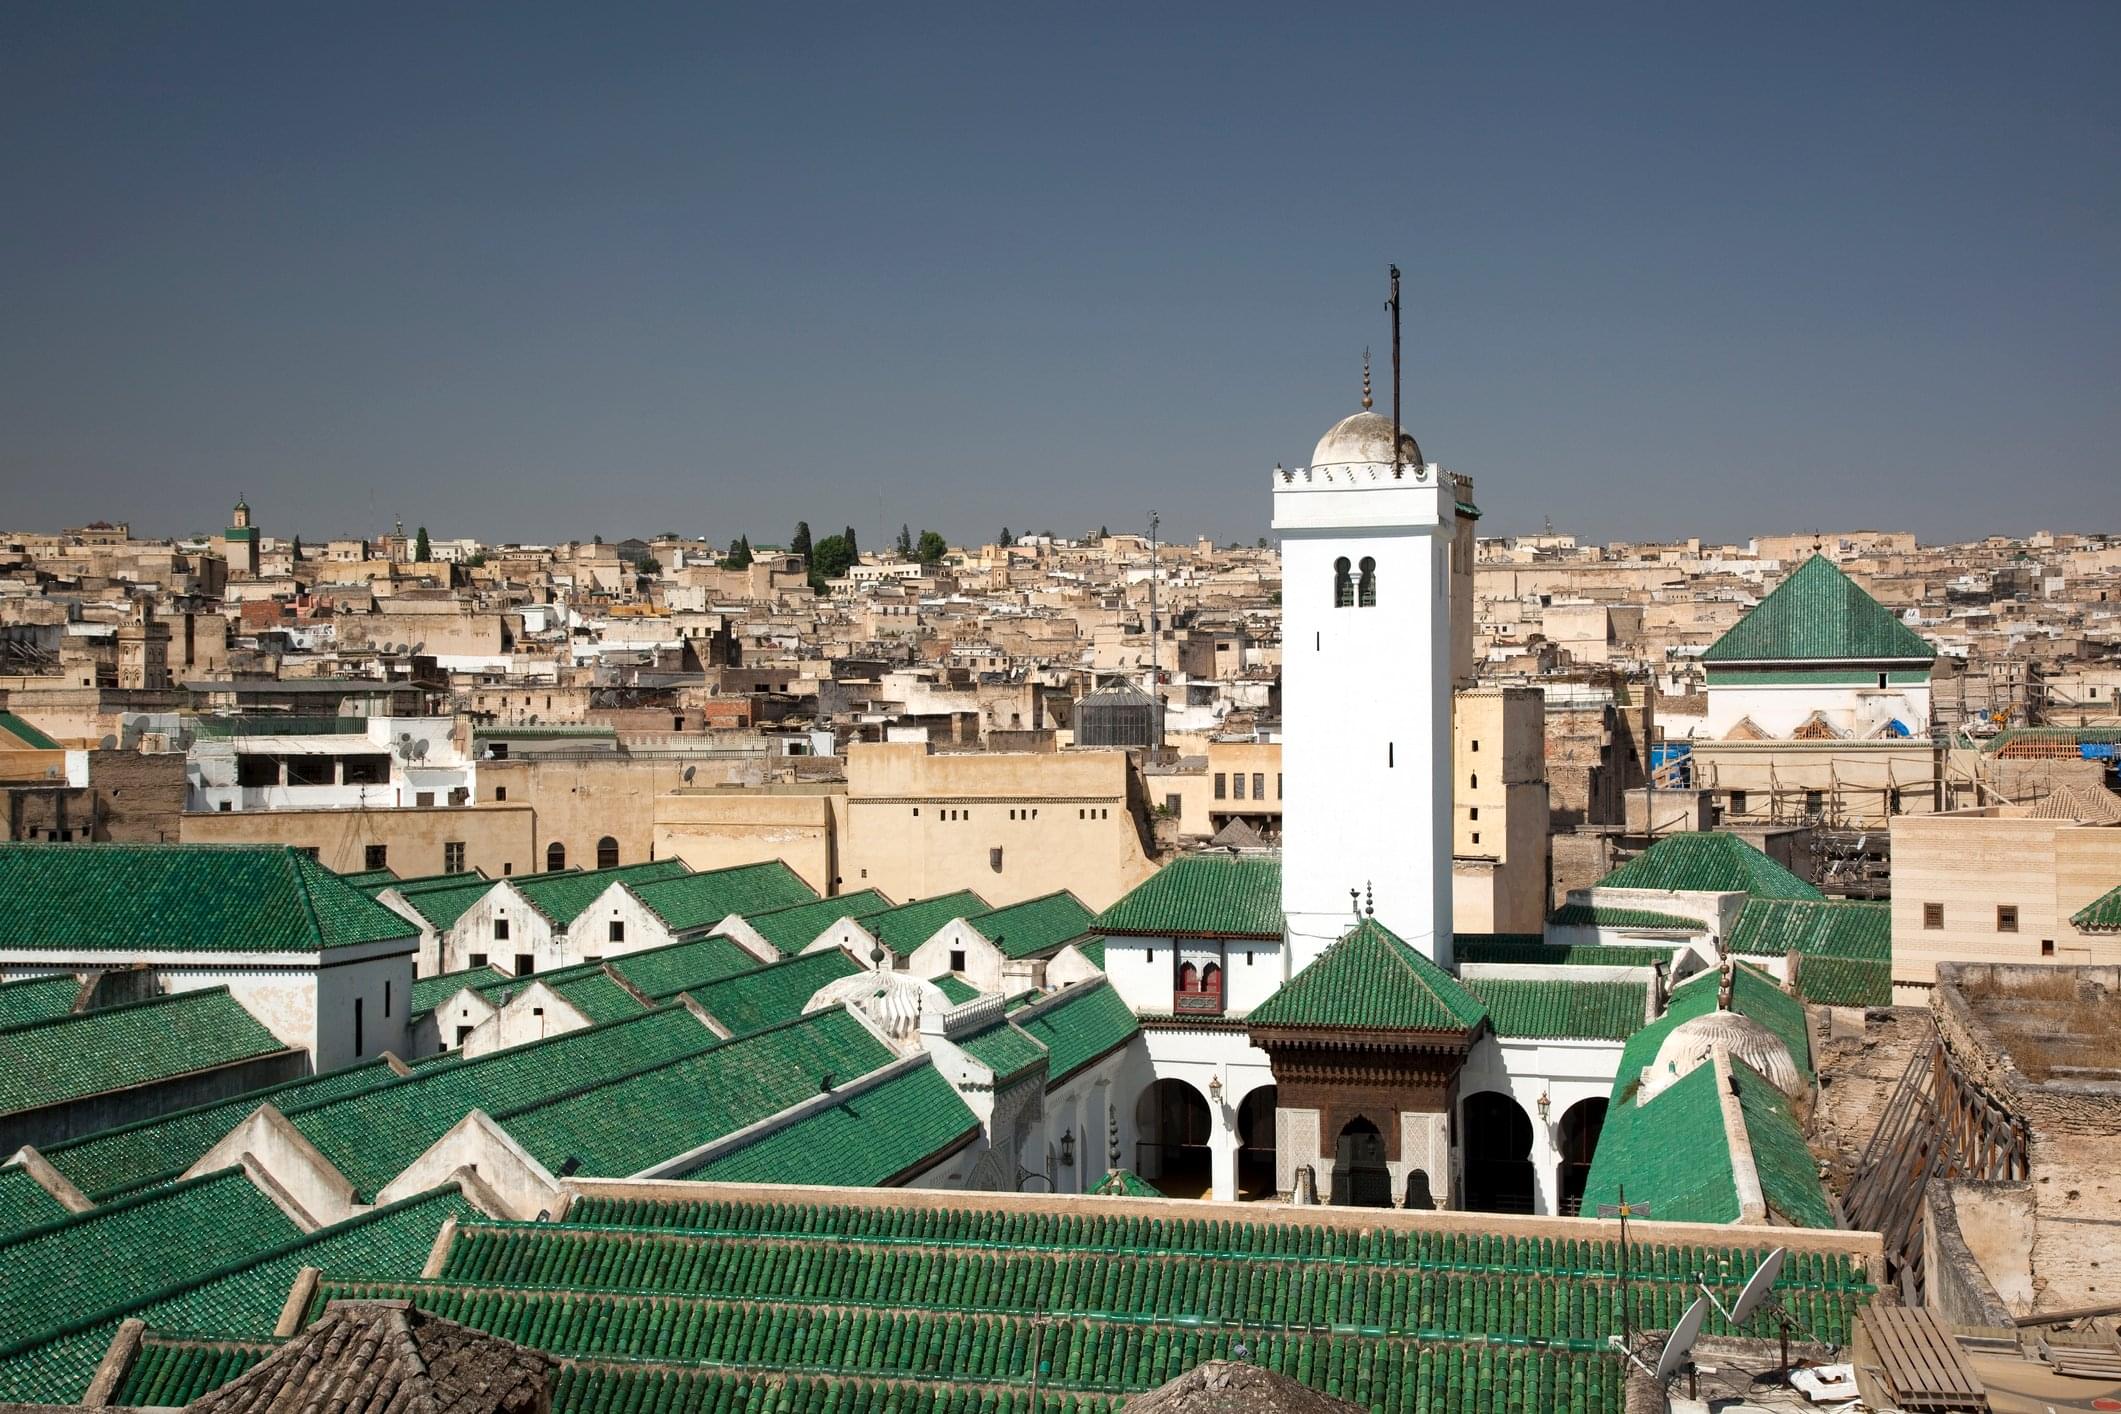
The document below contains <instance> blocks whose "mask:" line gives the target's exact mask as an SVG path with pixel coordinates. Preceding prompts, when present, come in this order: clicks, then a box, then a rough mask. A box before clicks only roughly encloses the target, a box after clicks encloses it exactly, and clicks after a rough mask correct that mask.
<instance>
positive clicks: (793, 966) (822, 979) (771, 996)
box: [688, 948, 862, 1036]
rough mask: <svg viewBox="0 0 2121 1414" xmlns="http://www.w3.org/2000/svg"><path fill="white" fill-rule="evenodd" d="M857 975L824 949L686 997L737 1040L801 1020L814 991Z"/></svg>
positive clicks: (841, 955) (845, 960)
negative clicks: (783, 1023) (778, 1025)
mask: <svg viewBox="0 0 2121 1414" xmlns="http://www.w3.org/2000/svg"><path fill="white" fill-rule="evenodd" d="M861 970H862V969H861V967H860V965H859V964H857V963H856V962H855V960H854V959H853V958H851V957H849V956H847V954H846V952H845V951H843V950H842V949H840V948H826V949H825V950H823V951H822V952H811V953H801V954H799V955H797V956H795V957H790V958H783V959H782V960H781V961H779V962H769V963H767V964H766V965H765V966H764V967H754V968H752V969H751V970H750V971H749V972H739V973H737V974H735V975H734V976H730V977H725V978H723V979H722V980H721V981H719V982H710V983H708V984H707V985H706V986H704V987H695V988H693V989H692V991H691V992H690V993H688V995H689V996H690V997H691V998H692V999H693V1000H694V1001H695V1002H698V1003H699V1004H700V1005H701V1006H702V1007H703V1008H705V1009H706V1012H707V1014H708V1015H709V1016H711V1017H713V1018H714V1019H715V1020H716V1021H719V1022H721V1023H722V1025H724V1026H726V1027H728V1028H729V1031H730V1034H732V1035H738V1036H740V1035H742V1034H743V1033H744V1032H746V1031H756V1030H758V1029H759V1028H760V1027H761V1026H772V1025H774V1024H775V1023H777V1022H782V1021H786V1020H788V1019H789V1018H790V1017H794V1016H800V1015H802V1011H803V1004H804V1003H805V1002H807V1001H809V1000H810V998H811V997H813V996H814V995H816V993H817V989H818V988H820V987H822V986H824V985H825V984H826V983H828V982H837V981H838V980H839V979H840V978H842V977H849V976H852V975H853V974H855V973H857V972H859V971H861Z"/></svg>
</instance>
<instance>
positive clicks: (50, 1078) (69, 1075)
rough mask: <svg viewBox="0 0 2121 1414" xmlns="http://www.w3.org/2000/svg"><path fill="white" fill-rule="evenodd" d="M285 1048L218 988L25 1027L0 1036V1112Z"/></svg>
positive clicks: (29, 1024) (166, 1077) (57, 1018)
mask: <svg viewBox="0 0 2121 1414" xmlns="http://www.w3.org/2000/svg"><path fill="white" fill-rule="evenodd" d="M286 1049H287V1047H285V1046H283V1045H282V1044H281V1043H280V1041H279V1040H278V1039H277V1038H276V1037H274V1035H273V1034H272V1032H270V1031H267V1030H266V1029H265V1027H264V1026H263V1025H262V1024H261V1023H260V1022H259V1021H258V1020H257V1019H256V1018H255V1017H253V1016H252V1015H251V1014H250V1013H249V1012H247V1011H245V1010H244V1009H243V1007H242V1005H241V1003H239V1002H237V1001H236V999H235V998H234V997H232V996H230V995H229V994H228V988H226V987H209V988H206V989H204V990H201V991H197V992H179V993H177V994H176V995H174V996H168V997H156V998H153V999H152V1000H149V1001H144V1002H135V1003H133V1004H131V1005H129V1006H115V1007H105V1008H103V1009H101V1010H99V1011H90V1012H83V1013H81V1014H80V1015H78V1016H59V1017H53V1018H50V1019H48V1020H44V1021H32V1022H27V1023H25V1024H23V1025H21V1026H17V1027H14V1028H13V1029H11V1030H7V1031H0V1114H8V1113H12V1112H14V1111H17V1110H25V1109H31V1108H34V1107H36V1106H39V1105H50V1104H57V1103H59V1102H60V1101H64V1100H76V1099H80V1098H82V1097H83V1096H86V1095H99V1094H102V1093H103V1092H105V1091H107V1090H118V1089H123V1088H124V1087H126V1086H129V1085H142V1084H146V1083H147V1082H149V1081H154V1080H165V1079H168V1078H170V1077H172V1076H178V1075H185V1074H189V1073H190V1072H192V1071H195V1070H204V1069H206V1068H208V1067H209V1066H217V1065H225V1064H228V1063H229V1062H232V1061H239V1060H246V1059H249V1058H251V1057H253V1056H266V1055H272V1054H273V1053H275V1052H278V1051H284V1050H286Z"/></svg>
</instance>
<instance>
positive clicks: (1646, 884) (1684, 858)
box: [1597, 834, 1826, 900]
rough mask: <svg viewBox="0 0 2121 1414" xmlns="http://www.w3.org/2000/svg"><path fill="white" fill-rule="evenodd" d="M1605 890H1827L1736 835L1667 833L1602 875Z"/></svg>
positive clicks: (1790, 894)
mask: <svg viewBox="0 0 2121 1414" xmlns="http://www.w3.org/2000/svg"><path fill="white" fill-rule="evenodd" d="M1597 887H1598V888H1601V889H1662V890H1666V891H1668V892H1674V893H1745V894H1751V895H1752V896H1753V897H1754V898H1801V899H1815V900H1816V899H1822V898H1825V897H1826V895H1824V894H1822V893H1820V892H1819V890H1817V889H1815V888H1813V887H1812V886H1811V885H1810V884H1807V883H1806V882H1805V881H1804V880H1802V879H1800V878H1798V877H1797V876H1796V875H1795V874H1792V873H1791V872H1790V871H1789V870H1787V869H1785V868H1783V867H1782V866H1781V865H1780V864H1777V863H1776V862H1775V861H1774V860H1772V859H1770V858H1768V857H1767V856H1766V855H1764V854H1762V853H1761V852H1760V851H1759V850H1757V849H1755V848H1753V847H1752V846H1751V845H1749V844H1747V843H1746V842H1745V841H1744V840H1742V839H1739V838H1738V837H1737V836H1736V835H1717V834H1687V835H1666V836H1665V837H1664V838H1663V839H1661V840H1659V841H1657V843H1655V844H1653V845H1651V846H1650V847H1649V848H1648V849H1646V850H1644V851H1643V852H1642V853H1641V854H1638V855H1636V856H1635V857H1634V858H1633V859H1631V860H1629V861H1628V862H1627V863H1625V864H1623V865H1621V866H1620V867H1619V868H1618V869H1615V870H1614V871H1613V872H1612V873H1610V874H1608V875H1606V876H1605V877H1604V878H1603V879H1600V880H1599V881H1598V884H1597Z"/></svg>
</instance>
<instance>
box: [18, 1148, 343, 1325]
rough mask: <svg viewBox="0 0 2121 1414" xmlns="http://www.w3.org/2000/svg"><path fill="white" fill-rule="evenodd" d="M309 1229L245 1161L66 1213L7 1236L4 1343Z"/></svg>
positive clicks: (197, 1274)
mask: <svg viewBox="0 0 2121 1414" xmlns="http://www.w3.org/2000/svg"><path fill="white" fill-rule="evenodd" d="M300 1232H301V1229H299V1228H297V1227H296V1226H295V1224H294V1220H293V1219H291V1218H289V1217H288V1216H287V1214H285V1213H283V1212H281V1211H280V1209H279V1208H278V1207H277V1206H276V1205H275V1204H274V1203H273V1201H272V1200H271V1199H270V1198H268V1197H266V1196H265V1194H264V1193H263V1191H261V1190H260V1189H259V1188H258V1187H257V1185H255V1184H253V1183H252V1182H251V1181H250V1179H249V1178H248V1177H247V1176H246V1175H245V1174H244V1172H243V1170H242V1169H240V1168H227V1169H222V1170H220V1171H219V1172H217V1173H210V1174H205V1175H202V1176H201V1177H198V1178H194V1179H190V1180H187V1181H185V1182H183V1183H177V1184H173V1185H171V1186H170V1187H168V1188H163V1189H158V1190H156V1191H154V1192H151V1193H145V1194H142V1195H140V1196H139V1197H136V1198H129V1199H122V1200H120V1201H118V1202H115V1203H110V1204H106V1205H104V1206H102V1207H98V1208H91V1209H89V1210H88V1211H87V1212H85V1213H69V1214H63V1215H62V1216H60V1217H59V1218H58V1219H57V1220H56V1221H53V1222H49V1223H46V1224H44V1225H43V1226H41V1227H33V1228H30V1229H28V1230H26V1231H23V1232H19V1233H17V1234H15V1236H14V1237H13V1238H11V1239H9V1240H8V1241H7V1242H5V1243H0V1347H4V1348H6V1349H9V1350H19V1349H21V1348H23V1347H26V1346H31V1345H36V1344H39V1343H41V1342H43V1341H45V1340H48V1339H50V1338H51V1337H52V1336H54V1335H56V1334H58V1333H59V1332H60V1331H61V1330H63V1329H64V1328H65V1327H66V1326H67V1325H68V1324H70V1323H71V1322H72V1321H73V1319H74V1318H75V1317H76V1316H77V1315H78V1314H79V1313H80V1312H83V1311H96V1310H100V1309H102V1308H104V1307H106V1306H109V1305H111V1304H113V1303H114V1302H117V1301H121V1300H123V1299H124V1298H125V1297H126V1296H128V1295H130V1294H132V1293H135V1292H138V1291H141V1290H142V1289H145V1288H152V1287H153V1286H156V1285H159V1284H161V1283H164V1282H167V1281H170V1280H181V1279H183V1278H185V1277H187V1276H189V1277H193V1278H196V1277H201V1276H204V1275H205V1274H207V1273H208V1272H211V1271H213V1270H214V1269H215V1268H217V1267H220V1266H221V1265H222V1264H224V1263H225V1262H227V1261H228V1259H229V1257H230V1256H231V1255H234V1254H236V1253H241V1252H244V1251H255V1250H259V1249H263V1248H267V1247H272V1246H275V1245H277V1244H279V1243H281V1242H285V1241H287V1240H288V1239H289V1238H292V1237H296V1236H298V1235H300Z"/></svg>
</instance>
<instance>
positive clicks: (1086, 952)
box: [1075, 936, 1105, 972]
mask: <svg viewBox="0 0 2121 1414" xmlns="http://www.w3.org/2000/svg"><path fill="white" fill-rule="evenodd" d="M1075 946H1076V947H1077V948H1079V949H1081V950H1082V954H1083V958H1084V960H1085V961H1087V962H1088V963H1089V964H1090V965H1091V966H1092V967H1094V968H1096V969H1097V970H1098V971H1100V972H1102V971H1104V970H1105V940H1104V938H1103V937H1102V936H1099V937H1093V938H1085V939H1084V940H1083V941H1081V942H1079V943H1077V944H1076V945H1075Z"/></svg>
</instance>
